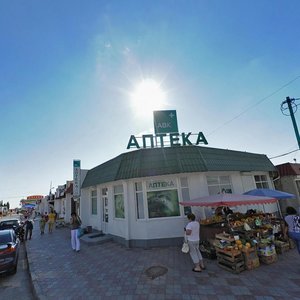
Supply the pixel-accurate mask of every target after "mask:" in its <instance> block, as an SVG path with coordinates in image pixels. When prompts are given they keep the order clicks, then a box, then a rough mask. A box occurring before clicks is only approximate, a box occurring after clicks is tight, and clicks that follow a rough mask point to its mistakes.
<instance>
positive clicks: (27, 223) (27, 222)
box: [24, 216, 33, 241]
mask: <svg viewBox="0 0 300 300" xmlns="http://www.w3.org/2000/svg"><path fill="white" fill-rule="evenodd" d="M24 226H25V241H26V240H27V238H28V235H29V239H30V240H31V237H32V229H33V222H32V221H31V220H29V219H28V217H27V216H26V217H25V223H24Z"/></svg>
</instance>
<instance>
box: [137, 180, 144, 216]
mask: <svg viewBox="0 0 300 300" xmlns="http://www.w3.org/2000/svg"><path fill="white" fill-rule="evenodd" d="M135 201H136V215H137V219H145V213H144V196H143V186H142V183H141V182H136V183H135Z"/></svg>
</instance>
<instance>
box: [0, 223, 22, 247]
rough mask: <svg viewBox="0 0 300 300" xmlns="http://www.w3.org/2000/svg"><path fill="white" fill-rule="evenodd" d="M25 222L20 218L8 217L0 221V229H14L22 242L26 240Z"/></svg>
mask: <svg viewBox="0 0 300 300" xmlns="http://www.w3.org/2000/svg"><path fill="white" fill-rule="evenodd" d="M23 225H24V223H23V222H21V221H20V220H19V219H6V220H2V221H0V230H5V229H13V230H14V231H15V233H16V235H17V237H18V238H19V239H20V241H21V242H23V240H24V234H25V230H24V226H23Z"/></svg>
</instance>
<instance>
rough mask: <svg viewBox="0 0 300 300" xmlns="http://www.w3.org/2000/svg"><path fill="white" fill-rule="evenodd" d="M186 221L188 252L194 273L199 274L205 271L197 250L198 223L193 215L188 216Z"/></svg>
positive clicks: (198, 239) (198, 238)
mask: <svg viewBox="0 0 300 300" xmlns="http://www.w3.org/2000/svg"><path fill="white" fill-rule="evenodd" d="M187 217H188V220H189V221H190V222H189V223H188V224H187V226H186V228H185V233H186V236H187V240H188V244H189V252H190V256H191V258H192V261H193V263H194V265H195V267H194V268H193V271H194V272H201V271H202V270H204V269H205V266H204V263H203V258H202V254H201V252H200V250H199V242H200V223H199V222H197V221H195V219H196V217H195V215H194V214H192V213H191V214H188V216H187Z"/></svg>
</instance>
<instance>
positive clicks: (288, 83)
mask: <svg viewBox="0 0 300 300" xmlns="http://www.w3.org/2000/svg"><path fill="white" fill-rule="evenodd" d="M299 78H300V75H298V76H296V77H295V78H294V79H292V80H291V81H289V82H287V83H285V84H284V85H283V86H281V87H280V88H278V89H277V90H275V91H274V92H272V93H271V94H269V95H268V96H266V97H264V98H262V99H260V100H259V101H257V102H256V103H254V104H253V105H251V106H249V107H248V108H246V109H245V110H244V111H242V112H241V113H239V114H238V115H236V116H235V117H233V118H232V119H230V120H228V121H226V122H224V123H223V124H222V125H220V126H218V127H217V128H216V129H214V130H212V131H211V132H209V133H208V134H207V135H208V136H209V135H211V134H213V133H214V132H216V131H218V130H219V129H220V128H222V127H224V126H225V125H228V124H229V123H231V122H232V121H234V120H236V119H237V118H239V117H240V116H242V115H243V114H245V113H246V112H247V111H249V110H251V109H252V108H254V107H255V106H257V105H259V104H261V103H262V102H264V101H265V100H267V99H269V98H270V97H272V96H274V95H275V94H277V93H278V92H280V91H281V90H283V89H284V88H286V87H287V86H289V85H290V84H292V83H293V82H294V81H296V80H298V79H299Z"/></svg>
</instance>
